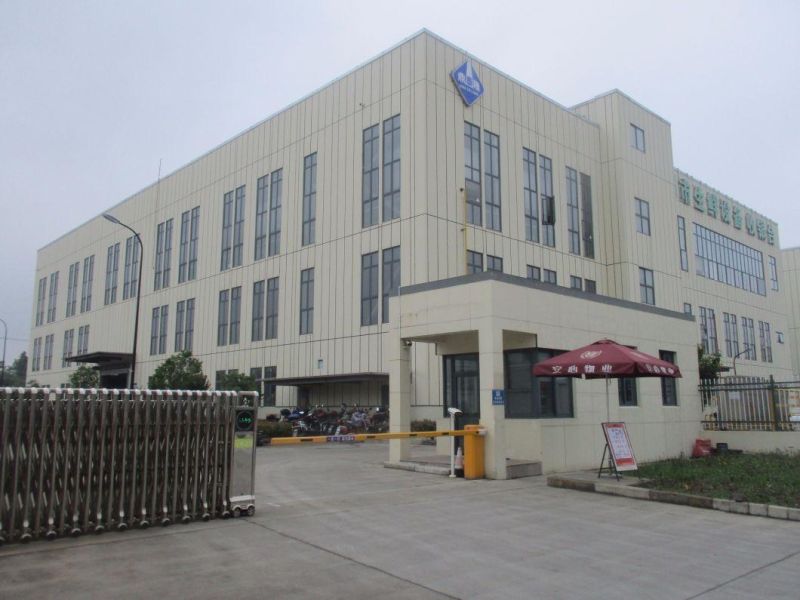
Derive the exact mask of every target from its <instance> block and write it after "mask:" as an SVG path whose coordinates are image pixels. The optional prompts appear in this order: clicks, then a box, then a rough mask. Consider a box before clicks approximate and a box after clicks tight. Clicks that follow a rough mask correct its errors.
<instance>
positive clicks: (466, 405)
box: [444, 354, 481, 447]
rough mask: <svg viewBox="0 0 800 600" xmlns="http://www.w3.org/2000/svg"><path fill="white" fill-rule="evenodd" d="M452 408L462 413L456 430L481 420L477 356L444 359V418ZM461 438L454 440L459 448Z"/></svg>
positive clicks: (451, 356) (465, 355)
mask: <svg viewBox="0 0 800 600" xmlns="http://www.w3.org/2000/svg"><path fill="white" fill-rule="evenodd" d="M450 407H453V408H457V409H459V410H460V411H462V412H463V414H462V415H457V416H456V421H455V427H456V429H464V426H465V425H477V424H478V423H479V422H480V420H481V405H480V379H479V362H478V355H477V354H451V355H447V356H445V357H444V416H445V417H448V418H449V417H450V415H449V413H448V412H447V409H448V408H450ZM462 443H463V439H462V438H456V446H457V447H458V446H461V444H462Z"/></svg>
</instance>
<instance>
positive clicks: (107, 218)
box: [103, 213, 120, 225]
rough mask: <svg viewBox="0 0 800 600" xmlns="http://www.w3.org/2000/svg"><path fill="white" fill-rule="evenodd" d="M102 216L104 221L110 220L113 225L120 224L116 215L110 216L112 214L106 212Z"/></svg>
mask: <svg viewBox="0 0 800 600" xmlns="http://www.w3.org/2000/svg"><path fill="white" fill-rule="evenodd" d="M103 218H104V219H105V220H106V221H111V222H112V223H114V224H115V225H119V224H120V223H119V219H117V217H115V216H112V215H110V214H108V213H103Z"/></svg>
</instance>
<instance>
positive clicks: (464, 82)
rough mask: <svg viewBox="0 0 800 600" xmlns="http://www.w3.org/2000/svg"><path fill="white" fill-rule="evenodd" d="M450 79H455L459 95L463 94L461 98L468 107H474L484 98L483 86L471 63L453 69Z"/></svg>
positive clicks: (467, 62)
mask: <svg viewBox="0 0 800 600" xmlns="http://www.w3.org/2000/svg"><path fill="white" fill-rule="evenodd" d="M450 77H452V78H453V83H455V84H456V87H457V88H458V93H459V94H461V98H462V99H463V100H464V104H466V105H467V106H472V105H473V104H474V103H475V101H476V100H477V99H478V98H480V97H481V96H483V84H482V83H481V80H480V79H478V73H477V71H475V69H474V68H473V66H472V64H471V63H470V62H469V61H466V62H465V63H464V64H463V65H461V66H460V67H457V68H456V69H453V72H452V73H450Z"/></svg>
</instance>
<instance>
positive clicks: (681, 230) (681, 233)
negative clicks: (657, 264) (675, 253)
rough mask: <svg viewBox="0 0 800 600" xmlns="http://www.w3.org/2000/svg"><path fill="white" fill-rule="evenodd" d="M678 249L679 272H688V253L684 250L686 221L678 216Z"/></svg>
mask: <svg viewBox="0 0 800 600" xmlns="http://www.w3.org/2000/svg"><path fill="white" fill-rule="evenodd" d="M678 247H679V248H680V251H681V271H688V270H689V252H688V250H687V248H686V220H685V219H684V218H683V217H682V216H680V215H678Z"/></svg>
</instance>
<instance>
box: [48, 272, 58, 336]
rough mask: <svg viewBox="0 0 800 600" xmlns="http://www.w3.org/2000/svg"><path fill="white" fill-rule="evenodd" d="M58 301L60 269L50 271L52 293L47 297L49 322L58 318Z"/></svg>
mask: <svg viewBox="0 0 800 600" xmlns="http://www.w3.org/2000/svg"><path fill="white" fill-rule="evenodd" d="M57 303H58V271H56V272H55V273H50V294H49V295H48V297H47V322H48V323H52V322H53V321H55V320H56V304H57Z"/></svg>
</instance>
